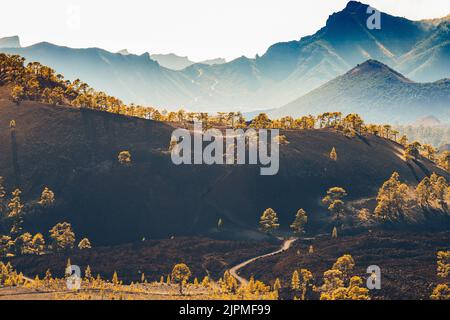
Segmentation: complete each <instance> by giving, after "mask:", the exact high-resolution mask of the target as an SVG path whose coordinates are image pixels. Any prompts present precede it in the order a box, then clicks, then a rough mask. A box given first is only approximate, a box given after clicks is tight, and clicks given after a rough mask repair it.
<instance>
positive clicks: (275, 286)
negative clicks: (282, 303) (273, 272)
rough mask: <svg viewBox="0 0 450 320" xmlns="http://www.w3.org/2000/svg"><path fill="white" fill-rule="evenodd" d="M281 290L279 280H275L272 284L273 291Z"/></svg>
mask: <svg viewBox="0 0 450 320" xmlns="http://www.w3.org/2000/svg"><path fill="white" fill-rule="evenodd" d="M280 289H281V281H280V279H279V278H277V279H276V280H275V283H274V284H273V291H277V292H278V291H279V290H280Z"/></svg>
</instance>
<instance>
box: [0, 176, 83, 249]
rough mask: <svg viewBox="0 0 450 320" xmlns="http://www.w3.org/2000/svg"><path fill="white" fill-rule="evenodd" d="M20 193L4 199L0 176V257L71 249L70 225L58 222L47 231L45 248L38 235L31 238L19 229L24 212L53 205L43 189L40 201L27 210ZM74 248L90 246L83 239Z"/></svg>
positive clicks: (18, 191)
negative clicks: (48, 240) (1, 231)
mask: <svg viewBox="0 0 450 320" xmlns="http://www.w3.org/2000/svg"><path fill="white" fill-rule="evenodd" d="M21 194H22V192H21V191H20V189H15V190H14V191H12V193H11V196H10V197H7V192H6V188H5V186H4V179H3V177H0V230H3V234H1V233H0V257H9V256H14V255H28V254H36V255H41V254H44V253H46V252H48V251H63V250H69V249H72V248H73V247H74V246H75V233H74V232H73V230H72V226H71V225H70V223H67V222H62V223H58V224H56V225H55V226H54V227H53V228H52V229H51V230H50V231H49V239H50V244H49V245H46V240H45V238H44V236H43V235H42V233H36V234H35V235H32V234H31V233H29V232H25V231H24V230H23V223H24V218H25V217H26V211H27V209H28V210H29V211H35V210H39V209H41V210H43V209H45V208H48V207H50V206H52V205H53V204H54V203H55V194H54V193H53V191H51V190H50V189H49V188H47V187H45V188H44V190H43V191H42V194H41V197H40V199H39V200H38V201H36V202H35V204H31V205H30V206H28V207H26V206H25V205H24V203H23V201H22V198H21ZM5 231H7V232H5ZM78 248H79V249H89V248H91V243H90V241H89V240H88V239H87V238H84V239H82V240H81V241H80V242H79V244H78Z"/></svg>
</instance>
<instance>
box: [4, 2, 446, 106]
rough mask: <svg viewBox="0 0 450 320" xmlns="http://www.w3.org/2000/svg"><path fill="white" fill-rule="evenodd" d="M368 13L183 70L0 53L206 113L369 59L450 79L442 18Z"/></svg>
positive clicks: (360, 7)
mask: <svg viewBox="0 0 450 320" xmlns="http://www.w3.org/2000/svg"><path fill="white" fill-rule="evenodd" d="M367 8H368V5H366V4H362V3H360V2H356V1H350V2H349V3H348V4H347V6H346V7H345V8H344V9H343V10H342V11H340V12H337V13H333V14H332V15H331V16H330V17H329V18H328V20H327V22H326V24H325V26H324V27H323V28H322V29H320V30H319V31H318V32H317V33H315V34H314V35H311V36H307V37H303V38H301V39H300V40H294V41H289V42H281V43H276V44H274V45H272V46H271V47H270V48H268V50H267V52H266V53H265V54H263V55H262V56H261V57H259V56H258V57H256V58H255V59H250V58H246V57H241V58H238V59H235V60H233V61H230V62H227V63H222V64H217V63H216V62H215V63H212V64H211V63H209V62H208V63H195V64H191V65H189V64H190V63H192V61H189V60H188V59H187V58H183V57H181V60H179V58H180V57H177V56H175V55H173V56H170V57H169V58H174V59H178V60H179V63H180V64H179V65H173V64H172V65H171V64H169V63H163V62H162V60H161V59H162V58H161V57H160V56H153V58H152V56H149V55H148V54H145V55H141V56H137V55H132V54H128V55H124V54H120V53H118V54H113V53H110V52H107V51H105V50H101V49H70V48H66V47H59V46H54V45H51V44H48V43H41V44H37V45H34V46H31V47H26V48H13V49H0V50H1V51H7V52H10V53H19V54H21V55H23V56H25V57H26V58H27V59H28V60H37V61H41V62H42V63H45V64H48V65H50V66H52V67H53V68H55V69H56V70H57V72H60V73H63V74H65V75H67V76H68V77H69V78H80V79H84V80H85V81H87V82H88V83H89V84H91V85H92V86H95V87H98V88H99V89H101V90H104V91H107V92H108V93H110V94H113V95H115V96H118V97H120V98H122V99H123V100H125V101H126V102H136V103H140V104H147V105H157V106H162V107H171V108H178V107H180V106H183V107H185V108H188V109H193V110H207V111H218V110H240V111H243V112H249V111H252V110H261V109H270V108H278V107H281V106H284V105H286V104H287V103H289V102H291V101H294V100H295V99H297V98H299V97H301V96H303V95H304V94H306V93H308V92H310V91H311V90H313V89H316V88H317V87H319V86H321V85H323V84H325V83H326V82H327V81H330V80H332V79H334V78H336V77H338V76H340V75H342V74H345V73H346V72H347V71H348V70H350V69H352V68H353V67H354V66H356V65H357V64H361V63H363V62H364V61H366V60H369V59H374V60H378V61H380V62H382V63H384V64H386V65H388V66H389V67H390V68H392V69H396V70H398V71H399V72H401V73H402V74H404V75H405V76H406V77H407V78H409V79H411V80H413V81H417V82H433V81H437V80H439V79H443V78H448V77H450V45H449V31H448V29H449V28H448V25H449V19H448V17H445V18H441V19H434V20H423V21H410V20H408V19H405V18H401V17H394V16H391V15H388V14H385V13H382V14H381V30H369V29H368V28H367V27H366V21H367V19H368V17H369V15H368V14H367ZM155 59H156V60H159V63H158V62H157V61H155ZM178 60H177V61H178ZM174 61H175V60H174ZM219 62H221V61H219ZM172 69H181V70H172Z"/></svg>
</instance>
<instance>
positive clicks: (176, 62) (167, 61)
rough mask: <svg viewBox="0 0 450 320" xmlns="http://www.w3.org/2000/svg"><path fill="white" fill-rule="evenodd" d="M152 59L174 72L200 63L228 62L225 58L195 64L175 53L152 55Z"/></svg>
mask: <svg viewBox="0 0 450 320" xmlns="http://www.w3.org/2000/svg"><path fill="white" fill-rule="evenodd" d="M150 58H152V59H153V60H155V61H157V62H158V63H159V64H160V65H161V66H163V67H165V68H168V69H172V70H183V69H185V68H187V67H190V66H192V65H193V64H196V63H200V64H206V65H214V64H224V63H226V60H225V59H223V58H217V59H209V60H205V61H201V62H194V61H191V60H189V58H188V57H181V56H178V55H176V54H174V53H169V54H152V55H150Z"/></svg>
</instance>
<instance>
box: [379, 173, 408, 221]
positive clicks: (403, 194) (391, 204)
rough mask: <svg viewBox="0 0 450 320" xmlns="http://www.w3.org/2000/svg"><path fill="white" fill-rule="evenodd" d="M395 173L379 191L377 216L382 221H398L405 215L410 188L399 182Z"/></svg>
mask: <svg viewBox="0 0 450 320" xmlns="http://www.w3.org/2000/svg"><path fill="white" fill-rule="evenodd" d="M399 177H400V176H399V174H398V173H397V172H394V173H393V174H392V176H391V178H390V179H389V180H388V181H386V182H385V183H384V184H383V186H382V187H381V188H380V190H379V191H378V196H377V207H376V208H375V211H374V213H375V216H376V217H377V218H379V219H381V220H382V221H398V220H399V219H401V218H402V217H403V216H404V215H405V213H406V212H405V211H406V209H407V205H408V201H409V197H408V186H407V185H406V184H403V183H401V182H400V181H399Z"/></svg>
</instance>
